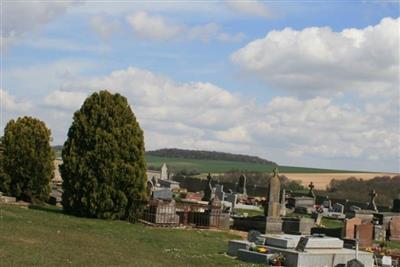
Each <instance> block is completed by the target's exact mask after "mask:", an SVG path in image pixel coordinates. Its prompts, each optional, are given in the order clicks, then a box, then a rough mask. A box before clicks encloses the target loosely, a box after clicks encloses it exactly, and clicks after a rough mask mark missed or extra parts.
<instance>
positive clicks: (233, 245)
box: [227, 240, 250, 257]
mask: <svg viewBox="0 0 400 267" xmlns="http://www.w3.org/2000/svg"><path fill="white" fill-rule="evenodd" d="M249 248H250V242H249V241H247V240H230V241H229V243H228V252H227V254H228V255H229V256H234V257H236V256H237V253H238V250H239V249H245V250H249Z"/></svg>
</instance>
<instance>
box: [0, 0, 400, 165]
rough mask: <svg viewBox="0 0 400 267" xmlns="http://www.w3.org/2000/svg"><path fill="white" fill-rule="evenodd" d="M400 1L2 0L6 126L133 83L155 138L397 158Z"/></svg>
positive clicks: (179, 144)
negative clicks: (23, 117) (19, 118)
mask: <svg viewBox="0 0 400 267" xmlns="http://www.w3.org/2000/svg"><path fill="white" fill-rule="evenodd" d="M399 14H400V11H399V2H397V1H374V2H372V1H336V2H327V1H246V0H241V1H146V2H143V1H112V2H110V1H89V0H87V1H72V0H70V1H11V0H10V1H9V0H2V1H1V85H0V93H1V120H0V121H1V129H2V130H3V129H4V127H5V124H6V123H7V122H8V121H9V120H10V119H16V118H18V117H20V116H25V115H29V116H34V117H37V118H39V119H41V120H43V121H44V122H45V123H46V125H47V126H48V127H49V128H50V129H51V131H52V137H53V141H52V144H53V145H61V144H63V143H64V141H65V140H66V137H67V132H68V128H69V126H70V125H71V122H72V118H73V113H74V112H75V111H76V110H78V109H79V108H80V106H81V105H82V103H83V101H84V99H85V98H86V97H87V96H89V95H90V94H91V93H93V92H95V91H99V90H104V89H107V90H109V91H111V92H118V93H120V94H122V95H124V96H126V97H127V99H128V101H129V103H130V105H131V107H132V109H133V111H134V113H135V115H136V117H137V119H138V121H139V123H140V126H141V127H142V129H143V130H144V136H145V144H146V150H154V149H159V148H183V149H196V150H212V151H224V152H231V153H241V154H249V155H256V156H260V157H263V158H266V159H269V160H272V161H275V162H277V163H278V164H281V165H292V166H308V167H319V168H330V169H347V170H365V171H385V172H400V167H399V166H400V89H399V84H400V83H399V70H400V68H399V54H400V50H399V49H400V48H399V47H400V46H399V43H400V37H399V35H400V33H399V29H400V27H399V26H400V19H399Z"/></svg>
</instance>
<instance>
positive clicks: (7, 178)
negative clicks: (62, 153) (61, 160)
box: [0, 117, 54, 201]
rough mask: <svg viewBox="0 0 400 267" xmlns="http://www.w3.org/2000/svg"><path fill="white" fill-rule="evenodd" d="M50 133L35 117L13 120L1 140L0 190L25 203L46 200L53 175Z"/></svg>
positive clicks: (8, 124)
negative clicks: (0, 170) (0, 171)
mask: <svg viewBox="0 0 400 267" xmlns="http://www.w3.org/2000/svg"><path fill="white" fill-rule="evenodd" d="M50 140H51V132H50V130H49V129H48V128H47V127H46V124H45V123H44V122H42V121H40V120H38V119H35V118H32V117H23V118H18V119H17V120H16V121H14V120H10V121H9V122H8V123H7V125H6V128H5V130H4V137H3V138H2V150H3V152H2V155H1V157H2V164H1V165H2V168H3V175H1V176H2V178H1V180H2V181H1V182H0V186H1V187H2V188H1V190H4V191H5V192H6V193H8V194H11V195H12V196H15V197H16V198H17V199H22V200H25V201H36V200H38V201H45V200H47V199H48V197H49V194H50V180H51V178H52V177H53V175H54V163H53V161H54V152H53V150H52V148H51V146H50Z"/></svg>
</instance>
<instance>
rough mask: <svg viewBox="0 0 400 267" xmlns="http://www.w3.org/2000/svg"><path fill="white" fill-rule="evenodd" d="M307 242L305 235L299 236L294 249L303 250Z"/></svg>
mask: <svg viewBox="0 0 400 267" xmlns="http://www.w3.org/2000/svg"><path fill="white" fill-rule="evenodd" d="M307 243H308V238H307V237H304V236H302V237H300V240H299V242H298V243H297V245H296V248H295V250H297V251H300V252H304V250H305V248H306V246H307Z"/></svg>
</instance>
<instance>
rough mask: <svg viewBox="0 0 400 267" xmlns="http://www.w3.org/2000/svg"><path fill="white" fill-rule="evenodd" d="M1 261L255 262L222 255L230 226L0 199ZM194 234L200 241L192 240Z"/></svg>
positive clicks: (60, 263)
mask: <svg viewBox="0 0 400 267" xmlns="http://www.w3.org/2000/svg"><path fill="white" fill-rule="evenodd" d="M0 214H1V222H0V225H1V227H0V244H1V246H0V258H1V261H0V262H1V263H0V265H1V266H154V267H157V266H160V267H161V266H174V267H179V266H254V265H251V264H245V263H242V262H240V261H237V260H234V259H232V258H230V257H227V256H225V255H224V252H225V251H226V249H227V245H228V240H229V239H237V238H238V236H234V235H232V234H229V233H226V232H210V231H202V230H184V229H168V228H152V227H146V226H144V225H142V224H130V223H127V222H124V221H107V220H98V219H86V218H78V217H74V216H69V215H65V214H63V213H62V211H61V210H60V209H58V208H55V207H36V208H35V209H33V208H25V207H19V206H15V205H6V204H0ZM193 240H196V242H193Z"/></svg>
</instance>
